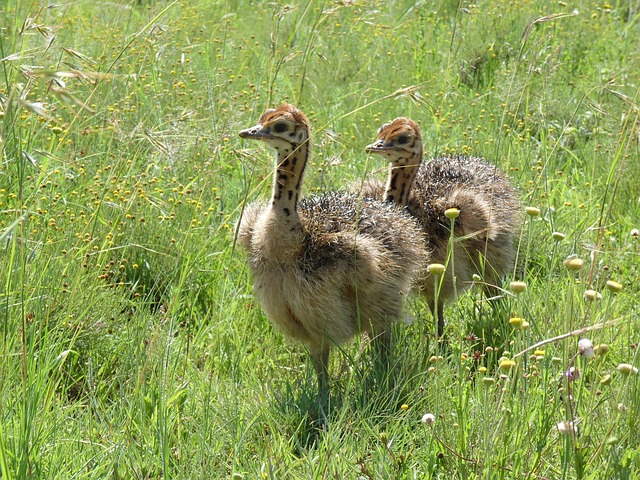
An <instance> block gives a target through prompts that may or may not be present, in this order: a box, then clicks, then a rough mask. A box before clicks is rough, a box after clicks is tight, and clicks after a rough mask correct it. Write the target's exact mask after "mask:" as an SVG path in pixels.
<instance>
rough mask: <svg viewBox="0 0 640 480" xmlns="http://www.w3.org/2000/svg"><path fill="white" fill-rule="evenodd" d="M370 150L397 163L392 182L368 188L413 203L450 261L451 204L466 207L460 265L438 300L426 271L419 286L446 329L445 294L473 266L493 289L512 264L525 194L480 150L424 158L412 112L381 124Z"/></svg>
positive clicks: (434, 255) (436, 257) (458, 223)
mask: <svg viewBox="0 0 640 480" xmlns="http://www.w3.org/2000/svg"><path fill="white" fill-rule="evenodd" d="M366 151H367V152H369V153H376V154H381V155H383V156H384V157H385V158H386V159H387V160H388V161H389V162H390V166H389V175H388V179H387V183H386V186H385V185H383V184H382V183H381V182H380V183H370V184H367V185H365V187H364V191H363V195H366V196H372V197H374V198H384V199H385V200H386V201H388V202H391V203H395V204H397V205H401V206H406V207H407V209H408V210H409V212H410V213H411V215H413V217H415V218H416V219H417V220H418V223H419V224H420V226H421V227H422V230H423V233H424V235H425V236H424V238H425V242H426V245H425V246H426V248H427V250H428V251H429V252H430V253H431V260H432V261H433V262H437V263H442V264H445V265H446V264H447V263H449V265H450V262H447V259H448V258H449V257H448V254H449V252H448V245H449V240H450V237H451V220H450V219H449V218H447V217H446V216H445V211H446V210H447V209H449V208H456V209H458V210H459V216H458V217H457V218H456V219H455V224H454V232H453V233H454V237H455V242H454V251H453V254H454V256H453V266H454V268H453V270H454V272H452V271H451V270H452V269H451V268H449V269H448V271H447V273H446V274H445V276H444V278H443V280H442V283H441V285H440V291H439V295H438V300H437V302H436V300H435V296H434V293H435V292H434V289H435V288H436V287H435V285H434V279H433V278H432V277H431V278H429V277H430V276H429V275H428V274H426V272H425V275H422V276H421V277H420V278H421V284H420V289H421V292H422V293H423V294H424V296H425V297H426V299H427V302H428V303H429V307H430V309H431V312H432V313H433V315H434V317H435V316H437V319H438V336H439V337H440V336H442V334H443V330H444V316H443V303H444V301H446V300H449V299H451V298H452V297H453V296H454V294H455V292H456V291H457V290H461V289H462V287H463V286H464V285H468V284H470V283H471V280H472V276H473V274H474V273H477V274H479V275H480V276H481V277H483V278H484V282H485V285H486V286H487V290H491V287H493V286H495V285H497V284H498V282H499V280H500V277H502V276H504V275H505V274H507V273H509V272H510V271H513V268H514V263H515V250H514V241H515V238H516V237H517V234H518V225H519V223H520V222H519V215H520V214H519V212H520V211H521V206H520V202H519V200H518V196H517V194H516V191H515V190H514V188H513V186H512V185H511V184H510V182H509V181H508V180H507V179H506V178H505V176H504V175H503V174H502V173H501V172H500V171H499V170H498V169H497V168H496V167H495V166H494V165H491V164H489V163H487V162H486V161H484V160H482V159H480V158H475V157H468V156H451V157H438V158H435V159H433V160H431V161H429V162H425V163H422V135H421V133H420V127H419V126H418V125H417V124H416V123H415V122H413V121H412V120H410V119H408V118H404V117H401V118H396V119H395V120H394V121H392V122H390V123H387V124H385V125H383V126H382V127H380V129H379V130H378V140H377V141H376V142H375V143H372V144H371V145H368V146H367V147H366ZM454 277H455V282H454Z"/></svg>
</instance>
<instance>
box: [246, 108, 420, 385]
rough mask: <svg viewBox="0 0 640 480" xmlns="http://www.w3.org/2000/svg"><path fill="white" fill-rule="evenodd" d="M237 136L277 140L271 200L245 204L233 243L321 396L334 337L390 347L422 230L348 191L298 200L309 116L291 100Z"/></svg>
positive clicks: (416, 267) (394, 210)
mask: <svg viewBox="0 0 640 480" xmlns="http://www.w3.org/2000/svg"><path fill="white" fill-rule="evenodd" d="M240 136H241V137H242V138H246V139H254V140H260V141H262V142H264V143H266V144H267V145H269V146H270V147H271V148H273V149H274V150H275V152H276V165H275V173H274V177H273V192H272V196H271V200H270V202H269V203H263V202H256V203H253V204H251V205H249V206H248V207H247V208H246V210H245V212H244V215H243V217H242V219H241V220H240V225H239V228H238V244H239V245H240V246H241V247H243V248H244V250H245V251H246V253H247V256H248V264H249V269H250V271H251V275H252V280H253V285H254V289H255V293H256V297H257V299H258V300H259V301H260V303H261V304H262V307H263V309H264V311H265V312H266V314H267V316H268V317H269V319H270V320H271V321H272V322H273V323H274V324H275V325H277V326H278V327H279V328H280V329H282V330H283V331H284V333H285V334H286V335H288V336H289V337H291V338H294V339H296V340H298V341H301V342H303V343H304V344H305V345H306V346H307V348H308V350H309V353H310V355H311V358H312V360H313V365H314V368H315V370H316V372H317V375H318V389H319V393H320V395H321V396H322V395H324V394H326V393H328V371H327V365H328V361H329V349H330V347H331V345H333V344H341V343H344V342H346V341H348V340H349V339H351V338H352V337H353V336H354V335H356V334H358V333H359V332H367V333H369V334H370V335H371V338H374V339H375V341H376V343H378V344H380V345H381V346H382V347H384V348H385V350H384V351H386V349H388V348H389V347H390V327H391V323H392V322H393V321H396V320H398V319H400V318H401V316H402V297H403V293H405V292H407V291H408V290H409V289H410V288H411V285H412V279H413V278H414V276H415V274H416V273H417V272H418V271H421V270H422V265H421V263H422V262H423V261H424V259H425V258H426V252H425V247H424V241H423V240H422V231H421V230H420V227H419V226H418V225H417V222H416V221H415V219H413V218H412V217H411V216H410V215H408V214H407V213H405V212H404V211H403V210H402V209H400V208H398V207H397V206H395V205H393V204H389V203H388V202H382V201H377V200H373V199H364V200H363V199H359V198H358V196H357V195H354V194H348V193H326V194H323V195H317V196H309V197H306V198H304V199H302V200H300V201H298V196H299V194H300V187H301V184H302V177H303V173H304V170H305V166H306V164H307V159H308V156H309V123H308V121H307V118H306V117H305V115H304V114H303V113H302V112H301V111H300V110H298V109H297V108H296V107H294V106H293V105H288V104H285V105H281V106H280V107H278V108H276V109H270V110H267V111H266V112H265V113H264V114H263V115H262V116H261V117H260V120H259V122H258V124H257V125H256V126H254V127H252V128H249V129H246V130H243V131H241V132H240ZM384 351H383V352H384Z"/></svg>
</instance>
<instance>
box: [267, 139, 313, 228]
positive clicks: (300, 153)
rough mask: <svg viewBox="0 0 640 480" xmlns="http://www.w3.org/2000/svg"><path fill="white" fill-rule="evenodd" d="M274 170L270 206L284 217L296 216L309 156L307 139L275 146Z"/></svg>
mask: <svg viewBox="0 0 640 480" xmlns="http://www.w3.org/2000/svg"><path fill="white" fill-rule="evenodd" d="M275 150H276V162H277V165H276V171H275V174H274V178H273V195H272V199H271V208H272V209H273V210H274V211H275V212H276V213H278V214H282V215H284V216H285V217H289V216H291V215H295V216H297V212H298V197H299V195H300V187H301V184H302V177H303V175H304V169H305V167H306V165H307V159H308V157H309V140H308V139H307V140H303V141H302V143H300V144H291V145H288V146H278V147H275Z"/></svg>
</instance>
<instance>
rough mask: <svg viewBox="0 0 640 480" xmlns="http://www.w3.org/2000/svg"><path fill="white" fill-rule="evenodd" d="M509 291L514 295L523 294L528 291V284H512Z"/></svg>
mask: <svg viewBox="0 0 640 480" xmlns="http://www.w3.org/2000/svg"><path fill="white" fill-rule="evenodd" d="M509 289H510V290H511V291H512V292H513V293H522V292H524V291H525V290H526V289H527V284H526V283H524V282H511V283H510V284H509Z"/></svg>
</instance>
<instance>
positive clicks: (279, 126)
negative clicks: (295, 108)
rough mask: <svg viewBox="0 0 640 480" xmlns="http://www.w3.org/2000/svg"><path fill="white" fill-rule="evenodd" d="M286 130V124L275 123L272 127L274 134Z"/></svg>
mask: <svg viewBox="0 0 640 480" xmlns="http://www.w3.org/2000/svg"><path fill="white" fill-rule="evenodd" d="M286 129H287V124H286V123H282V122H280V123H276V124H275V125H274V126H273V131H274V132H278V133H282V132H284V131H285V130H286Z"/></svg>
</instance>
